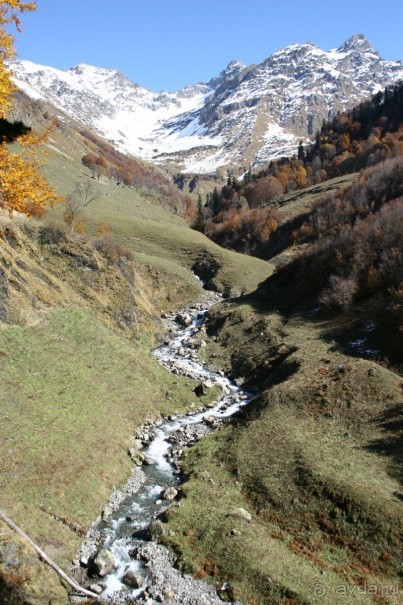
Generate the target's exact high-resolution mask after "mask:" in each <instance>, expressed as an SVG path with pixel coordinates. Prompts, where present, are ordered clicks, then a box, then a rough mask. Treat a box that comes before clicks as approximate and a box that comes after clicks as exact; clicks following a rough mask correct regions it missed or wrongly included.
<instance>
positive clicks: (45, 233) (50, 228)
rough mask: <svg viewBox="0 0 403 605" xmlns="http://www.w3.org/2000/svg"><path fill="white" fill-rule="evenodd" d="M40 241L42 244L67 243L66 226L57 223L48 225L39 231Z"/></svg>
mask: <svg viewBox="0 0 403 605" xmlns="http://www.w3.org/2000/svg"><path fill="white" fill-rule="evenodd" d="M38 239H39V241H40V243H41V244H60V243H61V242H65V241H67V239H68V237H67V231H66V227H65V226H64V225H59V224H57V223H46V224H45V225H43V226H42V227H41V229H40V231H39V237H38Z"/></svg>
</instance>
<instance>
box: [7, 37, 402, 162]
mask: <svg viewBox="0 0 403 605" xmlns="http://www.w3.org/2000/svg"><path fill="white" fill-rule="evenodd" d="M12 68H13V71H14V80H15V83H16V84H17V86H18V87H20V88H21V89H22V90H23V91H24V92H25V93H27V94H28V95H29V96H30V97H31V98H34V99H45V100H47V101H49V102H51V103H52V104H53V105H55V106H56V107H57V108H59V109H61V110H63V111H64V112H65V113H67V114H68V115H70V116H71V117H73V118H75V119H77V120H79V121H81V122H83V123H84V124H86V125H87V126H89V127H90V128H92V129H94V130H95V131H96V132H98V133H99V134H101V135H103V136H105V137H106V138H108V139H109V140H111V141H112V142H113V143H114V144H115V145H116V146H117V147H118V148H119V149H121V150H123V151H125V152H128V153H132V154H134V155H136V156H139V157H141V158H143V159H146V160H149V161H152V162H155V163H158V164H161V165H164V166H166V167H168V166H171V167H172V168H173V169H175V170H182V171H183V172H187V173H201V174H202V173H211V172H214V171H215V170H217V169H218V168H220V167H231V168H232V169H233V170H234V172H235V173H237V174H241V173H242V172H243V171H244V170H245V169H246V168H247V167H249V166H250V165H252V166H259V165H262V164H265V163H267V162H268V161H270V160H271V159H274V158H276V157H280V156H282V155H290V154H292V153H294V152H295V150H296V148H297V145H298V141H299V140H300V139H302V140H303V141H308V140H309V139H311V138H312V137H313V136H314V134H315V131H316V130H317V129H318V128H320V126H321V124H322V121H323V120H324V119H328V118H329V117H331V116H332V115H334V114H335V113H337V112H338V111H343V110H345V109H347V108H349V107H352V106H353V105H355V104H357V103H359V102H360V101H362V100H364V99H366V98H368V97H370V96H371V95H373V94H374V93H376V92H377V91H378V90H381V89H383V88H384V87H385V86H386V85H389V84H392V83H394V82H396V81H398V80H400V79H402V78H403V62H402V61H385V60H383V59H382V58H381V57H380V55H379V53H378V52H377V51H376V50H375V49H374V48H373V47H372V46H371V43H370V42H369V40H368V39H367V38H366V37H365V36H363V35H362V34H358V35H355V36H352V37H351V38H349V39H348V40H347V41H346V42H344V44H342V45H341V46H340V47H339V48H337V49H334V50H331V51H323V50H321V49H320V48H319V47H318V46H316V45H315V44H313V43H312V42H307V43H305V44H292V45H290V46H288V47H286V48H284V49H281V50H278V51H277V52H275V53H274V54H272V55H271V56H270V57H268V58H267V59H266V60H265V61H263V62H262V63H260V64H258V65H251V66H245V65H244V64H243V63H241V62H239V61H232V62H231V63H229V65H228V66H227V68H226V69H225V70H223V71H222V72H221V73H220V74H219V76H217V77H215V78H212V79H211V80H210V82H208V83H199V84H195V85H191V86H187V87H185V88H183V89H181V90H179V91H177V92H166V91H162V92H159V93H155V92H151V91H149V90H147V89H145V88H143V87H142V86H140V85H139V84H135V83H133V82H131V81H130V80H129V79H128V78H126V76H124V75H123V74H122V73H120V72H118V71H116V70H109V69H102V68H97V67H92V66H90V65H85V64H80V65H77V66H76V67H73V68H71V69H69V70H67V71H61V70H57V69H54V68H52V67H45V66H40V65H35V64H34V63H31V62H29V61H18V62H15V63H13V66H12Z"/></svg>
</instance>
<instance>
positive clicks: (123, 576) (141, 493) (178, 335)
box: [80, 295, 252, 604]
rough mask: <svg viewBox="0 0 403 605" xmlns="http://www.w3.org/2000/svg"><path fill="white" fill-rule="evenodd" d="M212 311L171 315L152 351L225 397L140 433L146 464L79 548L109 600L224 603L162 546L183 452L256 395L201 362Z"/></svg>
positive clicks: (171, 367)
mask: <svg viewBox="0 0 403 605" xmlns="http://www.w3.org/2000/svg"><path fill="white" fill-rule="evenodd" d="M208 298H210V300H209V304H212V302H215V301H214V298H215V297H214V295H213V296H212V297H211V296H208ZM217 299H218V297H217V298H216V299H215V300H217ZM206 312H207V304H206V303H203V304H198V305H195V306H194V307H191V308H189V309H187V310H186V313H187V314H188V315H190V317H191V319H192V323H191V325H190V326H188V327H186V328H185V327H182V326H180V324H179V323H178V322H177V321H175V316H171V317H169V318H167V319H166V324H167V327H168V330H169V334H170V340H169V342H168V344H165V345H164V346H162V347H160V348H159V349H157V350H156V351H155V352H154V354H155V357H156V358H157V359H158V360H159V361H160V363H162V365H163V366H164V367H166V368H167V369H168V370H169V371H171V372H173V373H174V374H181V375H185V376H189V377H192V378H196V379H197V380H200V382H201V384H203V383H204V385H205V388H206V389H209V388H213V387H214V386H215V385H217V386H219V387H220V388H221V390H222V395H221V396H220V398H219V400H218V402H216V403H214V404H212V405H211V407H206V408H199V409H198V410H197V411H195V412H188V414H187V415H174V416H170V417H169V418H168V419H166V420H163V421H162V420H160V421H157V422H156V423H153V424H150V425H149V426H147V427H146V428H145V429H142V430H140V432H139V431H138V432H137V435H136V437H137V438H139V437H140V439H142V441H143V443H144V442H147V440H149V441H148V443H149V445H148V446H147V447H146V448H144V449H143V450H142V457H143V462H145V464H144V463H143V465H142V467H141V468H140V467H135V469H134V471H133V475H132V477H131V478H130V479H129V481H128V482H127V484H126V486H125V487H123V488H121V489H120V490H119V491H118V492H117V493H118V497H116V492H115V494H114V495H112V497H111V501H110V503H109V504H108V506H107V507H106V509H105V511H104V513H103V517H102V520H100V521H99V522H98V523H97V524H96V525H95V526H94V527H93V528H92V529H91V530H90V533H89V536H88V538H87V540H86V542H85V543H84V545H83V546H82V549H81V551H80V556H81V560H83V559H84V562H85V559H86V558H87V557H88V570H87V572H88V575H90V576H91V575H93V577H92V578H88V577H87V579H86V584H87V585H90V586H92V588H94V587H95V585H98V586H99V587H100V588H98V590H100V589H101V588H102V589H103V590H102V593H101V597H102V599H105V600H106V601H109V602H112V603H132V602H134V601H137V600H143V599H145V600H147V602H148V603H155V602H161V601H166V602H169V603H181V604H184V603H189V604H190V603H194V604H198V603H204V604H208V603H220V602H221V600H220V599H219V597H218V595H217V593H216V591H215V589H214V588H213V587H211V586H209V585H208V584H206V583H205V582H203V581H201V580H195V579H194V578H193V577H192V576H190V575H186V574H182V573H181V572H180V571H178V570H177V569H176V568H175V567H174V562H175V557H174V556H173V555H172V553H170V552H169V551H168V550H167V549H166V548H165V547H164V546H162V545H160V544H158V537H160V536H161V535H163V533H164V531H165V528H164V526H163V523H161V522H160V520H163V518H164V513H165V511H166V510H167V509H168V508H169V507H170V506H175V505H176V504H177V501H178V498H180V486H181V482H182V481H183V477H181V473H180V470H179V467H178V463H179V459H180V456H181V454H182V448H183V447H184V446H185V447H186V446H187V445H190V444H192V443H194V442H195V441H196V440H197V439H199V438H200V437H202V436H203V435H206V434H208V433H210V432H212V431H213V430H214V429H215V428H217V427H218V426H220V424H221V423H222V422H223V421H224V420H225V419H227V418H229V417H231V416H232V415H234V414H235V413H236V412H238V411H239V409H240V408H241V407H243V406H245V405H246V404H247V403H248V402H249V401H250V399H251V398H252V394H251V393H245V392H244V391H242V390H241V388H240V387H237V386H236V385H235V384H234V383H233V382H231V381H230V380H229V379H228V378H226V377H225V376H223V375H222V373H221V372H219V371H216V369H213V368H210V367H209V366H207V365H205V364H203V363H202V362H201V361H200V360H199V359H198V358H197V353H196V350H195V349H194V348H192V347H191V346H190V344H191V339H192V338H193V337H194V335H195V334H196V333H197V332H198V331H199V330H200V327H201V325H202V323H203V320H204V318H205V316H206ZM137 442H138V441H137ZM168 488H171V489H168ZM166 490H168V492H167V491H166ZM114 501H115V502H114ZM155 538H157V541H155ZM95 545H96V549H97V551H98V552H99V551H100V549H106V550H108V551H110V553H111V554H112V555H113V559H114V563H115V569H114V570H113V571H111V572H110V573H108V574H106V575H105V576H104V577H101V578H99V577H97V574H96V573H95V571H94V569H95V568H94V565H93V563H92V561H93V558H94V554H93V553H94V546H95ZM92 570H93V572H92ZM127 584H131V586H128V585H127Z"/></svg>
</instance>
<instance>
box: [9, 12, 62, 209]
mask: <svg viewBox="0 0 403 605" xmlns="http://www.w3.org/2000/svg"><path fill="white" fill-rule="evenodd" d="M35 9H36V4H35V2H21V1H20V0H0V118H1V119H2V120H3V121H4V120H5V118H6V117H7V115H8V112H9V111H10V109H11V107H12V93H13V91H14V85H13V82H12V80H11V75H12V74H11V72H10V70H9V68H8V61H10V60H11V59H13V57H14V56H15V50H14V38H13V36H12V35H11V34H10V33H9V32H8V31H7V28H8V27H9V26H12V25H14V26H15V27H16V28H17V30H18V31H21V29H20V19H19V15H20V14H21V13H23V12H24V11H33V10H35ZM47 134H48V133H47V132H45V133H41V134H37V133H33V132H31V131H28V132H26V133H25V134H21V135H20V136H17V137H16V139H17V140H18V143H19V144H20V152H19V153H18V154H17V153H13V152H11V151H10V148H9V146H8V144H7V140H6V137H5V136H4V135H2V136H1V138H0V208H1V209H3V210H5V211H6V212H8V213H9V214H10V215H11V214H13V212H21V213H23V214H27V215H29V216H38V214H39V212H38V211H39V210H40V209H42V208H43V207H44V206H46V205H51V206H52V205H53V204H54V203H56V202H59V201H61V198H60V197H59V196H58V195H56V194H55V192H54V191H53V189H52V187H51V186H50V185H49V184H48V183H47V182H46V181H45V179H44V178H43V177H42V176H41V174H40V173H39V169H40V168H41V164H42V161H41V158H40V157H39V153H40V152H42V155H43V150H42V149H41V148H40V145H41V143H43V142H44V141H45V140H46V136H47Z"/></svg>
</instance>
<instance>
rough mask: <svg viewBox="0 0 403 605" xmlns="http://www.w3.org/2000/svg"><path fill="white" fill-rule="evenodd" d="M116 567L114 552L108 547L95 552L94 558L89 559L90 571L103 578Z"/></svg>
mask: <svg viewBox="0 0 403 605" xmlns="http://www.w3.org/2000/svg"><path fill="white" fill-rule="evenodd" d="M115 567H116V562H115V558H114V556H113V554H112V553H111V551H110V550H108V549H107V548H101V550H99V551H98V552H97V553H95V555H94V557H93V559H92V560H91V561H89V565H88V568H89V569H88V571H89V573H90V574H96V575H97V576H100V577H101V578H103V577H104V576H106V575H108V573H111V571H113V570H114V569H115Z"/></svg>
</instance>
